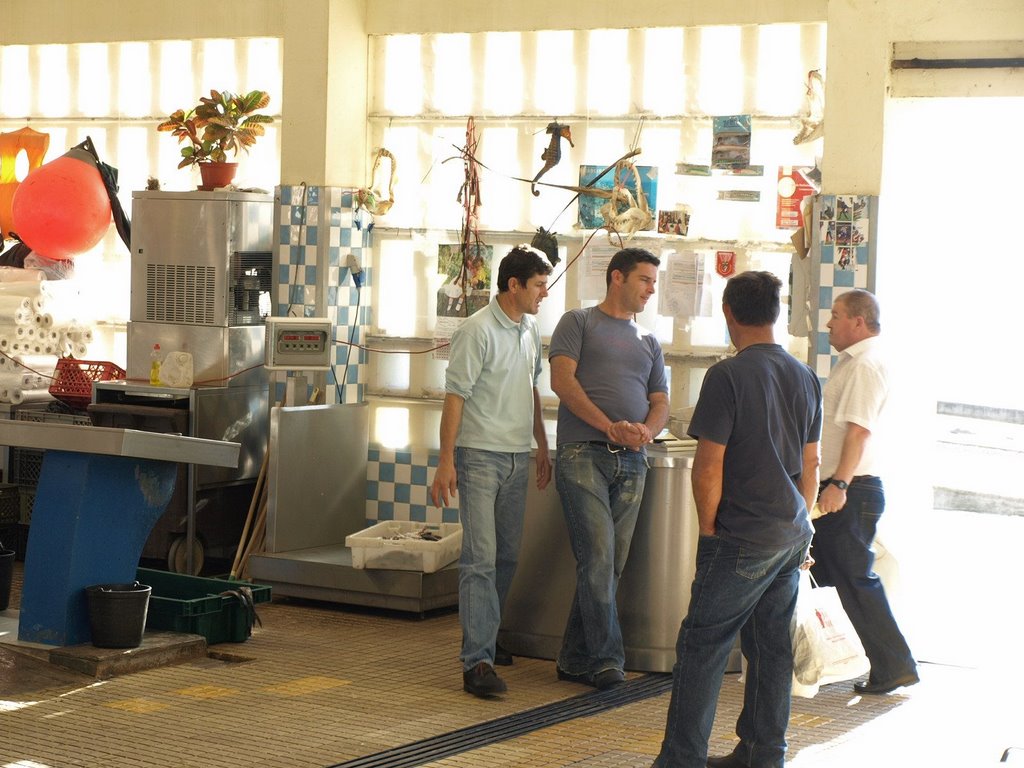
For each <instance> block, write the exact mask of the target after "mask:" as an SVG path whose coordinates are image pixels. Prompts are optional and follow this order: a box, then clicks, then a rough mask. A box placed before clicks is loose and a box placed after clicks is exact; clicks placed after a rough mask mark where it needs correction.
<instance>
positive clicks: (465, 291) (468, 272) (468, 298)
mask: <svg viewBox="0 0 1024 768" xmlns="http://www.w3.org/2000/svg"><path fill="white" fill-rule="evenodd" d="M493 263H494V248H493V247H492V246H490V245H483V244H472V245H470V247H469V248H468V249H467V251H466V253H465V254H464V253H463V251H462V245H461V244H460V243H442V244H440V245H438V246H437V272H438V274H440V275H441V276H442V277H443V278H444V279H443V282H442V283H441V287H440V288H438V289H437V323H436V325H435V326H434V347H435V349H434V350H433V352H432V357H433V358H434V359H435V360H447V359H448V342H449V340H450V339H451V337H452V334H453V333H455V331H456V330H457V329H458V327H459V326H460V325H461V324H462V323H463V322H464V321H465V319H466V318H467V317H469V316H470V315H472V314H473V313H474V312H476V311H477V310H479V309H482V308H483V307H486V306H487V304H488V303H489V302H490V300H491V265H492V264H493Z"/></svg>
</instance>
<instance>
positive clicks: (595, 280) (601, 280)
mask: <svg viewBox="0 0 1024 768" xmlns="http://www.w3.org/2000/svg"><path fill="white" fill-rule="evenodd" d="M618 250H619V249H618V248H615V247H613V246H610V245H590V246H588V247H587V250H585V251H584V252H583V258H582V259H581V260H580V272H579V275H578V277H577V281H576V282H577V285H579V293H578V296H579V300H580V301H586V300H588V299H592V300H594V301H601V300H602V299H603V298H604V295H605V292H606V291H607V288H608V286H607V283H606V282H605V275H606V274H607V273H608V263H609V262H610V261H611V260H612V256H614V255H615V254H616V253H617V252H618Z"/></svg>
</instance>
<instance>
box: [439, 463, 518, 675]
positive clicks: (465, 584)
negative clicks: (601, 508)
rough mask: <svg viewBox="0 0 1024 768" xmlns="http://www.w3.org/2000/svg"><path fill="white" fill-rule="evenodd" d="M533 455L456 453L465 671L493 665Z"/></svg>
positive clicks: (511, 574) (460, 599)
mask: <svg viewBox="0 0 1024 768" xmlns="http://www.w3.org/2000/svg"><path fill="white" fill-rule="evenodd" d="M529 466H530V454H529V452H528V451H527V452H523V453H501V452H496V451H482V450H478V449H475V448H456V449H455V471H456V473H457V476H458V488H459V519H460V520H461V522H462V554H461V556H460V557H459V622H460V623H461V625H462V652H461V653H460V655H459V658H460V659H461V660H462V666H463V669H466V670H469V669H472V668H473V667H475V666H476V665H477V664H479V663H480V662H481V661H485V662H487V663H488V664H491V665H493V664H494V643H495V641H496V639H497V637H498V627H499V626H500V625H501V611H502V608H503V606H504V605H505V598H506V597H507V596H508V590H509V586H510V585H511V583H512V576H513V575H514V574H515V571H516V561H517V559H518V557H519V543H520V540H521V539H522V535H523V512H524V510H525V508H526V484H527V480H528V470H529Z"/></svg>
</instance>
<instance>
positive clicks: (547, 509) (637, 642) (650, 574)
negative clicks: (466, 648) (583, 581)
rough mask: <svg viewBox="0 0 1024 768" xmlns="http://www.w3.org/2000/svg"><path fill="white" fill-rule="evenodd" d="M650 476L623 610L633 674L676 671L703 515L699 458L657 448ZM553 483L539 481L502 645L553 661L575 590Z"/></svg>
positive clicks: (624, 582)
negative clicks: (695, 487)
mask: <svg viewBox="0 0 1024 768" xmlns="http://www.w3.org/2000/svg"><path fill="white" fill-rule="evenodd" d="M649 463H650V470H649V471H648V473H647V484H646V487H645V490H644V498H643V502H642V503H641V506H640V515H639V518H638V520H637V526H636V531H635V533H634V535H633V543H632V546H631V548H630V554H629V560H628V561H627V563H626V569H625V571H624V572H623V575H622V579H621V580H620V582H619V592H618V605H619V619H620V623H621V625H622V635H623V640H624V641H625V646H626V668H627V669H631V670H636V671H644V672H670V671H671V670H672V665H673V664H674V663H675V644H676V636H677V635H678V632H679V625H680V623H681V621H682V619H683V616H684V615H685V614H686V609H687V607H688V606H689V602H690V584H691V582H692V581H693V573H694V562H695V556H696V549H697V513H696V510H695V509H694V506H693V493H692V490H691V488H690V469H691V467H692V466H693V451H692V448H691V447H689V445H685V447H684V446H679V447H676V448H674V449H671V448H662V447H659V446H654V447H652V449H651V451H650V452H649ZM575 571H576V560H575V558H574V557H573V555H572V550H571V549H570V547H569V539H568V534H567V533H566V526H565V518H564V517H563V515H562V509H561V504H560V502H559V499H558V492H557V491H556V490H555V483H554V481H552V482H551V484H550V485H549V486H548V487H547V488H546V489H545V490H544V491H538V490H537V487H536V483H535V481H534V479H533V478H531V480H530V492H529V494H528V496H527V500H526V520H525V526H524V531H523V543H522V547H521V549H520V553H519V567H518V569H517V571H516V576H515V578H514V580H513V582H512V589H511V592H510V593H509V597H508V601H507V602H506V605H505V613H504V620H503V623H502V629H501V632H500V634H499V639H500V641H501V643H502V645H504V646H505V647H506V648H507V649H508V650H509V651H511V652H512V653H514V654H518V655H523V656H533V657H537V658H543V659H554V658H556V657H557V655H558V650H559V648H560V647H561V643H562V633H563V631H564V630H565V622H566V619H567V617H568V615H569V606H570V604H571V603H572V595H573V590H574V589H575V584H576V572H575Z"/></svg>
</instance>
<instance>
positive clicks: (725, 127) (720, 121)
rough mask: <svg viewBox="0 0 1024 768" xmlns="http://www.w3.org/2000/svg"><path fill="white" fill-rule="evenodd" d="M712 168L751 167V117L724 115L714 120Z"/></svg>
mask: <svg viewBox="0 0 1024 768" xmlns="http://www.w3.org/2000/svg"><path fill="white" fill-rule="evenodd" d="M712 126H713V134H712V135H713V143H712V145H711V167H712V168H729V169H732V168H745V167H747V166H748V165H750V115H724V116H719V117H715V118H713V119H712Z"/></svg>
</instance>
